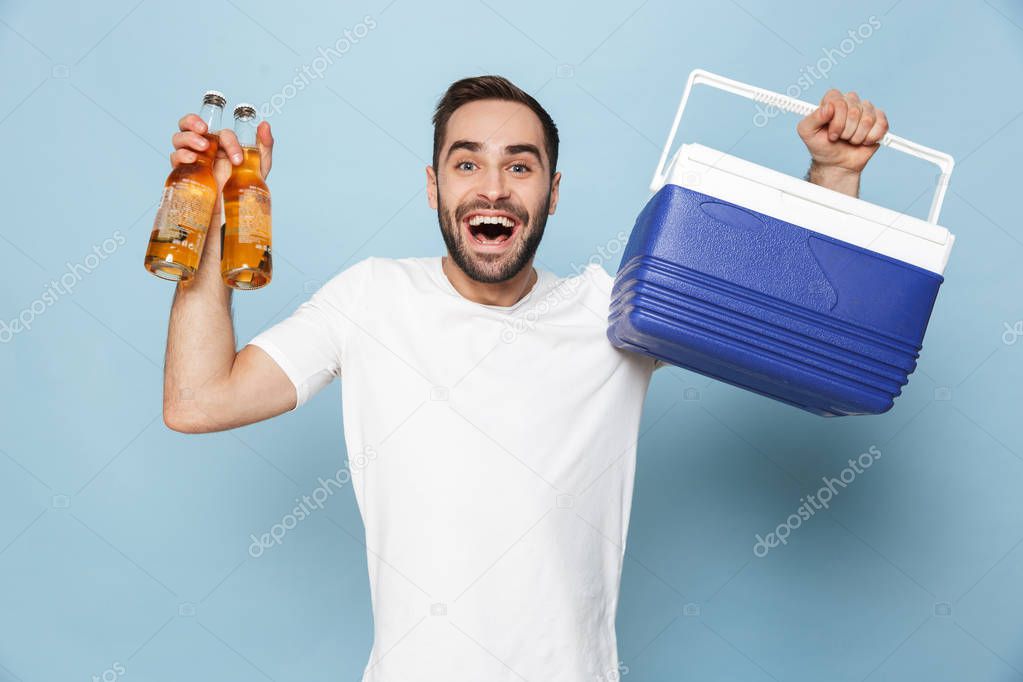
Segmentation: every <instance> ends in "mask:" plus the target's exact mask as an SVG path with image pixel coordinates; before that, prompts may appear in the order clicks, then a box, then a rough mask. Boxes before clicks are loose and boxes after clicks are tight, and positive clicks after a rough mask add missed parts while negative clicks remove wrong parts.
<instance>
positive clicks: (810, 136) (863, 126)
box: [796, 89, 888, 196]
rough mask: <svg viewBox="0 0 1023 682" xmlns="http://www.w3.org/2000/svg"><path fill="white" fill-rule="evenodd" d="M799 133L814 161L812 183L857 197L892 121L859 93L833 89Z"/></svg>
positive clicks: (810, 177)
mask: <svg viewBox="0 0 1023 682" xmlns="http://www.w3.org/2000/svg"><path fill="white" fill-rule="evenodd" d="M796 131H797V132H798V133H799V137H800V138H802V140H803V142H804V144H806V148H807V149H808V150H810V155H811V157H812V158H813V164H812V165H811V166H810V172H809V174H808V179H809V180H810V181H811V182H814V183H817V184H819V185H823V186H825V187H828V188H830V189H834V190H837V191H840V192H844V193H846V194H851V195H853V196H856V194H857V192H858V190H859V176H860V173H861V172H862V171H863V169H864V167H865V166H866V165H867V161H869V160H870V157H872V156H873V155H874V152H876V151H877V150H878V148H879V147H880V145H879V144H878V142H879V141H880V140H881V138H882V137H884V136H885V133H887V132H888V117H887V116H885V113H884V111H882V110H881V109H878V108H877V107H875V106H874V105H873V104H871V103H870V102H869V101H868V100H861V99H860V98H859V95H857V94H856V93H855V92H852V91H850V92H847V93H844V94H843V93H842V92H840V91H838V90H835V89H831V90H828V91H827V92H826V93H825V94H824V97H823V98H821V103H820V106H818V107H817V109H815V110H814V111H813V112H812V113H811V114H810V115H809V116H807V117H806V118H804V119H803V120H801V121H800V122H799V124H798V125H797V126H796Z"/></svg>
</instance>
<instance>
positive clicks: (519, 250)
mask: <svg viewBox="0 0 1023 682" xmlns="http://www.w3.org/2000/svg"><path fill="white" fill-rule="evenodd" d="M437 202H438V203H437V221H438V222H439V223H440V233H441V236H443V237H444V244H445V245H446V246H447V248H448V254H450V256H451V258H452V260H454V261H455V264H456V265H457V266H458V267H459V268H460V269H461V270H462V272H464V273H465V274H466V275H467V276H468V277H469V278H470V279H472V280H475V281H477V282H482V283H485V284H496V283H498V282H505V281H507V280H509V279H511V278H512V277H514V276H515V275H516V274H518V273H519V272H520V271H521V270H522V269H523V268H525V267H526V265H528V264H529V262H530V261H531V260H532V259H533V256H534V255H536V249H537V248H538V247H539V246H540V240H541V239H542V238H543V231H544V228H545V227H546V226H547V212H548V211H549V210H550V205H551V194H550V191H548V192H547V196H546V197H544V199H543V200H541V201H540V202H539V203H538V204H537V205H536V206H535V207H534V210H533V211H532V213H530V212H529V211H527V210H526V209H525V208H523V207H521V206H518V205H516V204H513V203H511V202H508V201H499V202H497V203H496V204H490V203H488V202H485V201H470V202H466V203H464V204H460V205H459V206H457V207H456V208H455V209H454V210H453V211H452V210H449V209H448V207H447V206H446V205H445V203H444V199H443V198H442V195H441V193H440V187H438V188H437ZM488 209H489V210H494V211H506V212H508V213H510V214H511V215H513V216H515V217H516V218H517V219H518V221H519V224H520V225H521V227H520V228H519V230H518V232H516V233H515V235H514V236H513V237H512V238H513V239H515V240H516V241H517V243H516V244H513V245H511V247H510V248H509V249H508V250H507V251H506V252H504V253H484V254H480V253H476V252H475V251H473V249H472V246H471V245H470V244H469V243H468V241H467V240H468V239H470V238H471V237H468V235H466V232H465V230H463V229H462V220H463V219H464V218H465V216H466V215H468V214H469V213H471V212H473V211H477V210H488Z"/></svg>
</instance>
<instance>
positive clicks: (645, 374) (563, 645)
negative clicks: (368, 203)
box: [252, 257, 660, 682]
mask: <svg viewBox="0 0 1023 682" xmlns="http://www.w3.org/2000/svg"><path fill="white" fill-rule="evenodd" d="M537 274H538V280H537V282H536V284H535V285H534V287H533V288H532V289H531V290H530V292H529V293H528V294H527V295H526V296H525V297H524V298H522V299H521V300H520V301H519V302H518V303H516V304H515V305H512V306H489V305H483V304H479V303H474V302H472V301H470V300H468V299H466V298H464V297H463V296H461V295H460V294H459V293H458V292H457V291H456V290H455V288H454V287H453V286H452V285H451V283H450V281H449V280H448V279H447V276H446V275H445V274H444V272H443V270H442V268H441V259H440V258H439V257H433V258H405V259H397V260H395V259H385V258H368V259H366V260H363V261H361V262H359V263H357V264H356V265H354V266H352V267H350V268H349V269H347V270H345V271H344V272H342V273H341V274H339V275H337V276H336V277H334V278H333V279H332V280H331V281H330V282H328V283H327V284H326V285H325V286H323V287H322V288H321V289H320V290H319V291H317V292H316V293H315V294H314V295H313V296H312V297H311V298H310V300H308V301H307V302H305V303H303V304H302V305H301V306H300V307H299V308H298V309H297V310H296V311H295V312H294V313H293V314H292V315H291V316H290V317H288V318H287V319H285V320H283V321H282V322H280V323H278V324H276V325H274V326H273V327H271V328H269V329H267V330H266V331H264V332H262V333H261V334H259V335H258V336H257V337H256V338H255V339H253V340H252V343H253V344H254V345H257V346H259V347H260V348H262V349H263V350H265V351H266V352H267V353H268V354H269V355H270V356H271V357H272V358H273V359H274V360H275V361H276V362H277V364H278V365H280V367H281V368H282V369H283V370H284V372H285V373H286V374H287V375H288V377H289V378H290V379H291V380H292V382H293V383H294V384H295V387H296V390H297V392H298V405H297V406H296V409H297V407H298V406H300V405H302V404H303V403H305V402H306V401H308V400H309V398H310V396H312V395H313V394H315V393H316V392H317V391H319V390H321V389H322V388H324V386H326V385H327V384H328V383H330V381H331V380H332V379H333V378H334V377H341V378H342V382H341V389H342V390H341V397H342V401H341V403H342V414H343V418H344V432H345V442H346V445H347V448H348V458H349V462H350V468H351V476H352V484H353V486H354V491H355V495H356V500H357V502H358V505H359V509H360V512H361V514H362V518H363V522H364V523H365V526H366V544H367V550H368V563H369V580H370V588H371V595H372V604H373V618H374V644H373V649H372V651H371V653H370V660H369V663H368V665H367V667H366V670H365V675H364V677H363V680H364V682H434V681H436V682H442V681H443V682H462V681H464V682H480V681H481V680H486V681H487V682H503V681H505V680H508V681H512V680H515V681H517V682H521V679H522V678H525V679H527V680H531V681H538V680H558V681H559V682H593V680H595V679H600V680H614V679H617V674H618V672H619V671H618V664H619V661H618V656H617V650H616V642H615V613H616V610H617V606H618V588H619V582H620V578H621V570H622V558H623V553H624V548H625V539H626V532H627V530H628V523H629V511H630V506H631V503H632V490H633V476H634V471H635V459H636V440H637V435H638V430H639V420H640V413H641V411H642V407H643V400H644V397H645V395H646V390H647V386H648V384H649V382H650V378H651V373H652V371H653V369H654V368H655V367H657V366H660V363H656V362H655V361H654V360H652V359H650V358H647V357H644V356H641V355H637V354H633V353H627V352H623V351H620V350H617V349H616V348H614V347H613V346H612V345H611V343H610V342H609V341H608V339H607V336H606V332H607V315H608V304H609V302H610V293H611V285H612V283H613V280H612V278H611V277H610V276H609V275H608V274H607V273H606V272H605V271H604V270H603V268H601V267H600V266H598V265H592V264H591V265H590V266H588V267H587V268H586V270H585V271H584V272H582V273H580V274H578V275H576V276H573V277H566V278H558V277H557V276H555V275H554V274H552V273H550V272H548V271H545V270H541V269H539V268H537Z"/></svg>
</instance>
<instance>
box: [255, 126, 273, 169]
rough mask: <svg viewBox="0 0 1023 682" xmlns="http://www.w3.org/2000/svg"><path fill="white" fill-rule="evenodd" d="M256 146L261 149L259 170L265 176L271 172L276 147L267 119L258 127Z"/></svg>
mask: <svg viewBox="0 0 1023 682" xmlns="http://www.w3.org/2000/svg"><path fill="white" fill-rule="evenodd" d="M256 147H257V148H258V149H259V170H260V172H261V173H262V174H263V177H264V178H265V177H266V176H267V174H268V173H269V172H270V166H271V165H272V162H273V149H274V136H273V133H272V132H271V131H270V123H269V122H267V121H263V122H261V123H260V124H259V126H257V127H256Z"/></svg>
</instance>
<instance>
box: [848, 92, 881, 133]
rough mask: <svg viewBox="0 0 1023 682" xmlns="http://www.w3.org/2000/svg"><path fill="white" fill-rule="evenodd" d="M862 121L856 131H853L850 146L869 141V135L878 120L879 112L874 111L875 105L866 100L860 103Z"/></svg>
mask: <svg viewBox="0 0 1023 682" xmlns="http://www.w3.org/2000/svg"><path fill="white" fill-rule="evenodd" d="M860 111H861V112H862V113H861V114H860V121H859V124H858V125H857V126H856V130H855V131H853V134H852V137H850V138H849V144H863V141H864V140H865V139H867V134H868V133H869V132H870V131H871V129H873V127H874V121H875V120H876V116H877V112H876V111H875V110H874V105H873V104H871V103H870V102H868V101H867V100H864V101H862V102H860Z"/></svg>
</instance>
